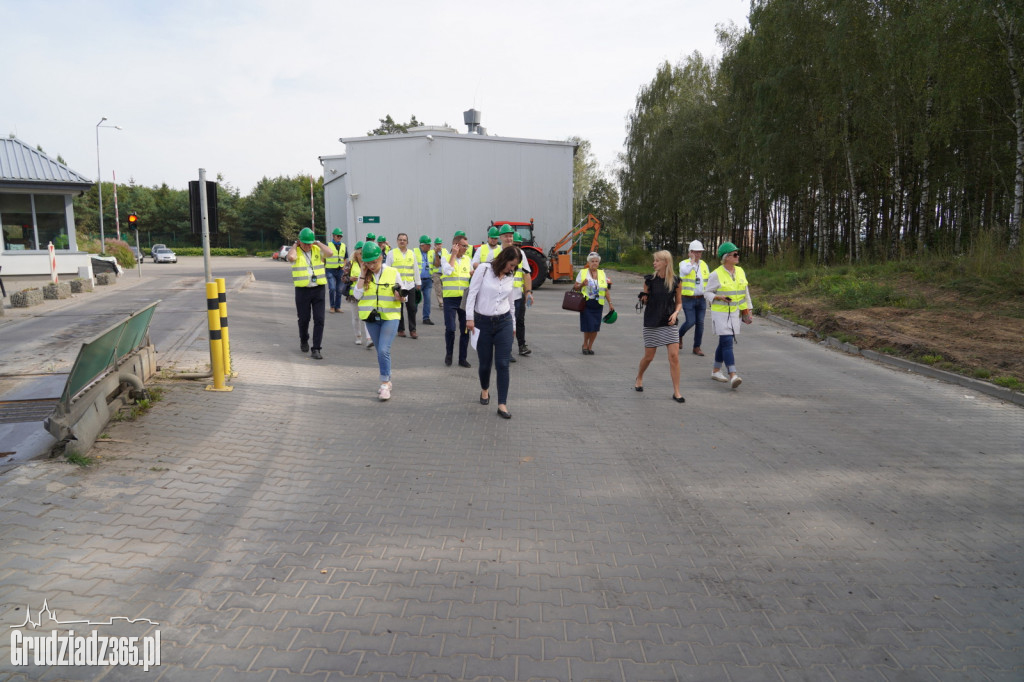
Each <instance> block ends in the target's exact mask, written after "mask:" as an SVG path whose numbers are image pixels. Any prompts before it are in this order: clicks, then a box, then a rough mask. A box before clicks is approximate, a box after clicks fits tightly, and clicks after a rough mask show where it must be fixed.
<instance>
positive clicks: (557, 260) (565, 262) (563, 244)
mask: <svg viewBox="0 0 1024 682" xmlns="http://www.w3.org/2000/svg"><path fill="white" fill-rule="evenodd" d="M580 223H581V224H580V225H577V226H576V227H574V228H573V229H571V230H569V232H567V233H566V234H565V236H563V237H562V238H561V239H559V240H558V241H557V242H555V245H554V246H552V247H551V250H550V251H549V252H548V260H549V261H550V265H549V270H550V272H549V275H550V277H551V279H552V280H553V281H555V282H558V281H565V280H566V279H569V280H571V279H572V278H573V271H572V263H571V259H570V257H569V254H568V253H562V252H563V251H568V250H569V249H568V248H567V247H570V246H571V245H572V244H574V243H575V242H576V239H577V237H581V235H582V234H583V233H584V232H586V231H587V230H591V229H592V230H593V231H594V239H593V241H592V242H591V243H590V250H591V251H597V237H598V235H600V234H601V221H600V220H598V219H597V218H595V217H594V216H593V214H590V213H588V214H587V218H586V220H585V221H580Z"/></svg>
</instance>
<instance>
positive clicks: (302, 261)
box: [292, 245, 327, 288]
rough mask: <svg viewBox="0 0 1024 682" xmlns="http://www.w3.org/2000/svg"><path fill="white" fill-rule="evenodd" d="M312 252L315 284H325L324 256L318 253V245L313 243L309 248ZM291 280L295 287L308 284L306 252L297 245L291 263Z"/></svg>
mask: <svg viewBox="0 0 1024 682" xmlns="http://www.w3.org/2000/svg"><path fill="white" fill-rule="evenodd" d="M310 253H311V254H313V278H314V280H315V281H316V284H317V285H320V284H327V271H326V270H325V269H324V257H323V255H322V254H321V253H320V247H319V246H316V245H314V246H313V248H312V249H310ZM292 281H293V282H295V286H297V287H300V288H301V287H308V286H309V270H308V269H307V268H306V252H305V251H303V250H302V248H301V247H298V253H297V254H296V255H295V262H294V263H292Z"/></svg>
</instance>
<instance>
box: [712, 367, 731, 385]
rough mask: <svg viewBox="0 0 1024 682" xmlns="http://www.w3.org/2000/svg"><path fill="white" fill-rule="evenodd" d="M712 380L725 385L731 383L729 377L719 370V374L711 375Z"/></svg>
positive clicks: (713, 373)
mask: <svg viewBox="0 0 1024 682" xmlns="http://www.w3.org/2000/svg"><path fill="white" fill-rule="evenodd" d="M711 378H712V379H714V380H715V381H721V382H722V383H723V384H727V383H729V377H727V376H725V375H724V374H722V370H718V371H717V372H712V373H711Z"/></svg>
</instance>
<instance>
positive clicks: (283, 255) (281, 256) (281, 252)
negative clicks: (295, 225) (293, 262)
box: [274, 244, 292, 261]
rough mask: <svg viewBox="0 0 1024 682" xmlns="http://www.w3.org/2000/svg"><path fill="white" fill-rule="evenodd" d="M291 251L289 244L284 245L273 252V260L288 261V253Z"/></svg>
mask: <svg viewBox="0 0 1024 682" xmlns="http://www.w3.org/2000/svg"><path fill="white" fill-rule="evenodd" d="M291 250H292V247H291V245H290V244H285V245H284V246H282V247H281V248H280V249H278V250H277V251H275V252H274V260H283V261H286V260H288V252H289V251H291Z"/></svg>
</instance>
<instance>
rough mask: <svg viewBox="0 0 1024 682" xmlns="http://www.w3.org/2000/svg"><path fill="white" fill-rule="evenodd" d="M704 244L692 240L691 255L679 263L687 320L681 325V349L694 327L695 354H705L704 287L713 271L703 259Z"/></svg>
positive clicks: (706, 304)
mask: <svg viewBox="0 0 1024 682" xmlns="http://www.w3.org/2000/svg"><path fill="white" fill-rule="evenodd" d="M703 255H704V245H703V244H701V243H700V240H699V239H694V240H693V241H692V242H690V257H689V258H688V259H686V260H683V261H680V263H679V283H680V287H681V294H682V297H683V314H685V315H686V321H685V322H683V324H682V326H681V327H679V349H680V350H682V348H683V335H684V334H686V332H687V331H689V330H690V327H694V330H693V354H694V355H704V351H702V350H701V349H700V342H701V341H702V340H703V339H704V315H705V313H707V309H708V302H707V301H705V300H704V287H705V286H706V285H707V283H708V277H710V275H711V273H710V272H709V271H708V264H707V263H705V262H704V261H703V260H701V257H702V256H703Z"/></svg>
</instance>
